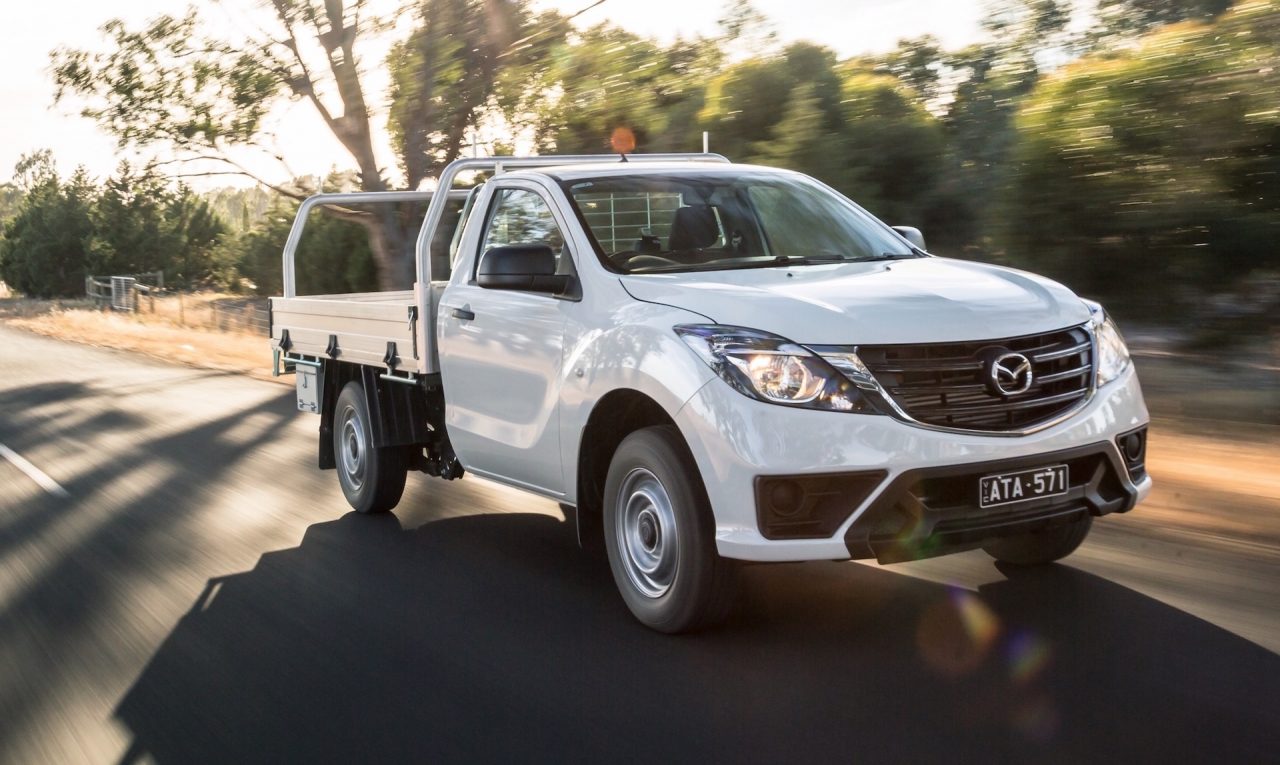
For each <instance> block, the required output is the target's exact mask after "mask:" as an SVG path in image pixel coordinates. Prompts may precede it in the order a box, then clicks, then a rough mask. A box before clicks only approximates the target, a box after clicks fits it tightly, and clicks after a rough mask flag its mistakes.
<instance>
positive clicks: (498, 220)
mask: <svg viewBox="0 0 1280 765" xmlns="http://www.w3.org/2000/svg"><path fill="white" fill-rule="evenodd" d="M490 209H491V210H492V212H491V213H490V214H489V223H488V225H487V226H486V228H485V232H484V242H483V244H481V246H480V257H481V258H483V257H484V253H486V252H488V251H489V250H491V249H493V248H494V247H505V246H507V245H510V244H545V245H547V246H548V247H550V248H551V251H552V252H554V253H555V254H556V262H557V268H556V271H557V273H564V274H568V273H573V259H572V258H571V257H570V256H569V250H568V248H567V247H565V244H564V235H563V234H562V233H561V232H560V227H559V226H557V225H556V219H555V217H553V216H552V214H551V208H550V207H548V206H547V203H546V201H545V200H543V198H542V197H540V196H538V194H536V193H534V192H532V191H526V190H525V189H502V190H500V191H499V192H498V193H497V196H496V197H495V199H494V202H493V207H492V208H490Z"/></svg>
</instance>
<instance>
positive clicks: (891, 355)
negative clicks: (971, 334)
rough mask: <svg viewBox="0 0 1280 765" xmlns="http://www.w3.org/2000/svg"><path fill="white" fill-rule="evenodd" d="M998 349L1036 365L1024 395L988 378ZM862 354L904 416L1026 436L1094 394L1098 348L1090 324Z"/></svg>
mask: <svg viewBox="0 0 1280 765" xmlns="http://www.w3.org/2000/svg"><path fill="white" fill-rule="evenodd" d="M999 351H1009V352H1013V353H1020V354H1022V355H1024V356H1026V357H1027V359H1029V360H1030V361H1031V366H1032V373H1033V381H1032V384H1031V386H1030V388H1029V389H1028V390H1027V391H1025V392H1024V393H1019V394H1015V395H1001V394H1000V393H998V392H995V391H993V390H992V388H991V386H990V384H989V383H988V381H987V377H988V374H989V366H988V364H989V362H988V361H987V359H990V358H991V357H992V355H993V354H995V353H997V352H999ZM857 353H858V356H859V358H861V359H862V362H863V363H864V364H865V365H866V366H867V368H868V369H869V370H870V371H871V373H872V375H873V376H874V377H875V379H876V382H877V383H878V385H879V386H880V389H881V391H882V392H883V394H884V398H885V401H886V403H888V404H889V405H890V408H891V409H892V410H893V413H894V414H896V415H897V416H898V417H900V418H901V419H904V420H907V421H909V422H913V423H916V424H919V425H924V426H926V427H930V428H935V429H940V430H954V431H961V432H966V433H974V432H977V433H986V434H990V435H1023V434H1026V433H1031V432H1035V431H1037V430H1043V429H1044V428H1047V427H1050V426H1052V425H1055V424H1057V423H1058V422H1061V421H1062V420H1063V419H1065V418H1066V417H1068V416H1070V415H1071V414H1072V413H1074V412H1075V411H1077V410H1078V409H1080V408H1081V407H1083V406H1084V405H1085V404H1086V403H1088V401H1089V400H1090V399H1091V398H1092V397H1093V392H1094V379H1095V378H1094V365H1095V358H1096V350H1095V343H1094V338H1093V334H1092V332H1091V331H1090V329H1089V325H1087V324H1082V325H1079V326H1075V327H1068V328H1066V329H1061V330H1056V331H1052V332H1040V333H1037V334H1033V335H1021V336H1018V337H1010V338H1001V339H995V340H980V341H971V342H958V343H919V344H904V345H861V346H858V348H857Z"/></svg>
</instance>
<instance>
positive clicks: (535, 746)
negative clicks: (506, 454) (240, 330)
mask: <svg viewBox="0 0 1280 765" xmlns="http://www.w3.org/2000/svg"><path fill="white" fill-rule="evenodd" d="M291 401H292V393H291V390H290V389H288V388H285V387H282V386H279V385H274V384H270V383H264V382H258V381H253V380H249V379H245V378H242V377H238V376H234V375H222V374H217V373H211V372H201V371H195V370H191V369H186V368H181V367H174V366H167V365H164V364H160V363H155V362H150V361H147V360H143V359H140V358H138V357H134V356H130V355H127V354H123V353H118V352H112V351H104V350H97V349H92V348H86V347H81V346H76V345H71V344H67V343H62V342H58V341H55V340H49V339H45V338H40V337H36V336H33V335H28V334H25V333H21V332H18V331H15V330H11V329H7V328H4V327H2V326H0V444H3V445H4V446H5V447H7V449H8V452H7V453H9V454H11V455H17V457H18V460H17V461H15V460H14V459H11V458H6V457H2V456H0V762H5V763H37V762H51V763H73V762H82V761H83V762H104V763H115V762H123V763H133V762H160V763H185V762H237V763H239V762H252V761H271V762H283V761H306V762H313V761H350V760H353V759H360V760H373V761H388V762H391V761H406V760H413V761H417V762H459V761H462V762H479V761H512V760H519V761H554V762H566V761H591V762H598V761H605V760H609V761H620V762H633V761H635V762H639V761H646V762H668V761H694V760H700V761H724V762H764V761H821V762H831V761H841V762H844V761H863V760H872V759H877V760H881V759H887V760H889V761H903V760H920V759H924V758H929V759H944V758H945V759H947V760H948V761H983V762H986V761H992V760H1013V759H1016V760H1024V759H1035V760H1040V761H1047V762H1096V761H1120V762H1154V761H1178V762H1187V761H1206V762H1208V761H1213V762H1263V761H1274V759H1273V758H1274V757H1275V753H1276V752H1277V751H1280V701H1278V700H1280V656H1278V655H1277V653H1276V651H1277V650H1280V613H1278V612H1280V608H1278V606H1280V563H1278V561H1277V550H1276V549H1274V548H1273V547H1269V546H1267V545H1251V544H1247V543H1243V542H1239V541H1227V540H1222V539H1218V538H1215V537H1213V536H1212V535H1192V534H1180V533H1174V532H1170V531H1168V530H1165V529H1161V528H1160V527H1159V526H1158V525H1156V524H1153V523H1151V522H1150V521H1144V520H1143V518H1142V508H1139V509H1138V510H1136V511H1135V512H1134V513H1131V514H1130V515H1128V516H1120V517H1113V518H1108V519H1105V520H1103V521H1100V522H1099V523H1097V524H1095V526H1094V533H1093V534H1092V536H1091V537H1090V539H1089V540H1088V541H1087V542H1086V544H1085V546H1084V547H1083V548H1082V549H1081V550H1080V551H1079V552H1078V553H1077V554H1076V555H1074V556H1072V557H1071V558H1070V559H1068V561H1067V562H1066V563H1065V564H1060V565H1055V566H1051V567H1048V568H1046V569H1043V570H1039V571H1036V572H1033V573H1024V572H1019V571H1017V570H1004V571H1002V570H1000V569H998V568H996V566H995V565H993V563H992V562H991V561H990V559H989V558H987V557H986V556H985V555H983V554H982V553H980V552H972V553H964V554H961V555H956V556H950V557H947V558H941V559H937V560H933V561H927V562H919V563H910V564H900V565H894V566H886V567H880V566H874V565H863V564H856V563H814V564H804V565H786V566H755V567H751V568H750V569H748V571H747V576H746V580H747V581H746V592H745V597H744V599H743V603H742V605H741V607H740V608H739V609H738V611H737V612H736V613H735V615H734V616H733V618H732V620H731V621H730V623H729V624H728V625H726V626H725V627H723V628H721V629H718V630H715V631H712V632H708V633H704V634H699V635H692V636H684V637H678V638H672V637H664V636H661V635H657V634H654V633H651V632H649V631H647V630H645V629H644V628H642V627H640V626H639V625H638V624H636V623H635V622H634V621H633V620H632V619H631V617H630V615H629V614H628V613H627V611H626V609H625V607H624V606H623V604H622V602H621V600H620V599H619V598H618V596H617V595H616V593H615V592H614V589H613V584H612V582H611V580H610V578H609V575H608V568H607V564H606V563H605V562H604V561H603V560H602V559H600V558H598V557H591V556H588V555H585V554H583V553H580V552H579V551H578V550H577V547H576V545H575V543H574V535H573V530H572V527H571V526H570V525H569V524H567V523H565V522H564V520H563V518H562V517H561V515H560V513H559V511H558V510H557V509H556V507H555V506H554V505H553V504H551V503H549V502H546V501H543V500H539V499H532V498H527V497H525V496H523V495H521V494H518V493H516V492H513V491H509V490H507V489H503V488H500V487H497V486H494V485H492V484H488V483H485V482H483V481H479V480H475V479H465V480H462V481H456V482H443V481H439V480H436V479H428V478H426V477H424V476H411V477H410V486H409V489H408V491H407V492H406V494H405V498H404V501H403V502H402V503H401V506H400V508H399V509H398V510H397V511H396V512H395V514H394V515H390V516H384V517H380V518H366V517H357V516H354V515H352V514H348V513H347V512H346V508H345V505H344V503H343V501H342V498H341V494H340V492H339V490H338V488H337V482H336V479H335V478H334V476H333V475H332V474H329V473H322V472H320V471H318V470H316V469H315V467H314V454H315V441H314V439H315V428H316V425H317V420H316V419H315V418H313V417H312V416H310V415H303V414H298V413H295V412H294V411H293V410H292V405H291ZM2 451H3V450H0V452H2ZM22 461H25V462H26V463H28V464H27V465H26V469H25V472H24V469H22V468H20V467H19V463H20V462H22ZM36 471H38V472H36ZM40 475H44V476H46V477H47V479H48V480H47V481H44V483H45V485H44V486H42V485H41V484H40V483H39V482H38V480H37V479H39V476H40ZM33 476H34V477H33ZM1156 478H1157V480H1159V478H1160V476H1159V475H1157V476H1156ZM41 480H43V479H41ZM55 484H56V485H55ZM59 488H61V489H62V490H63V491H64V492H65V495H61V494H60V493H59V491H58V489H59ZM1152 501H1153V502H1158V501H1159V495H1158V494H1157V495H1156V496H1155V497H1153V500H1152Z"/></svg>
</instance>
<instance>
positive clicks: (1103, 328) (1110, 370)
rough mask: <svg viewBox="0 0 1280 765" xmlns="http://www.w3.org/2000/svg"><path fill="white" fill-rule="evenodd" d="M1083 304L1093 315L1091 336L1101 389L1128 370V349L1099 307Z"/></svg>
mask: <svg viewBox="0 0 1280 765" xmlns="http://www.w3.org/2000/svg"><path fill="white" fill-rule="evenodd" d="M1085 304H1086V305H1088V306H1089V310H1090V311H1091V312H1092V313H1093V336H1094V338H1095V340H1096V341H1097V346H1098V367H1097V369H1098V372H1097V375H1098V387H1099V388H1101V387H1102V386H1104V385H1106V384H1107V383H1109V382H1111V381H1112V380H1115V379H1116V378H1118V377H1120V375H1122V374H1124V371H1125V370H1126V369H1128V368H1129V347H1128V346H1127V345H1125V344H1124V338H1123V337H1122V336H1121V335H1120V330H1119V329H1117V328H1116V324H1115V322H1114V321H1112V320H1111V317H1110V316H1107V314H1106V311H1103V310H1102V306H1101V305H1099V304H1097V303H1093V302H1090V301H1086V303H1085Z"/></svg>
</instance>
